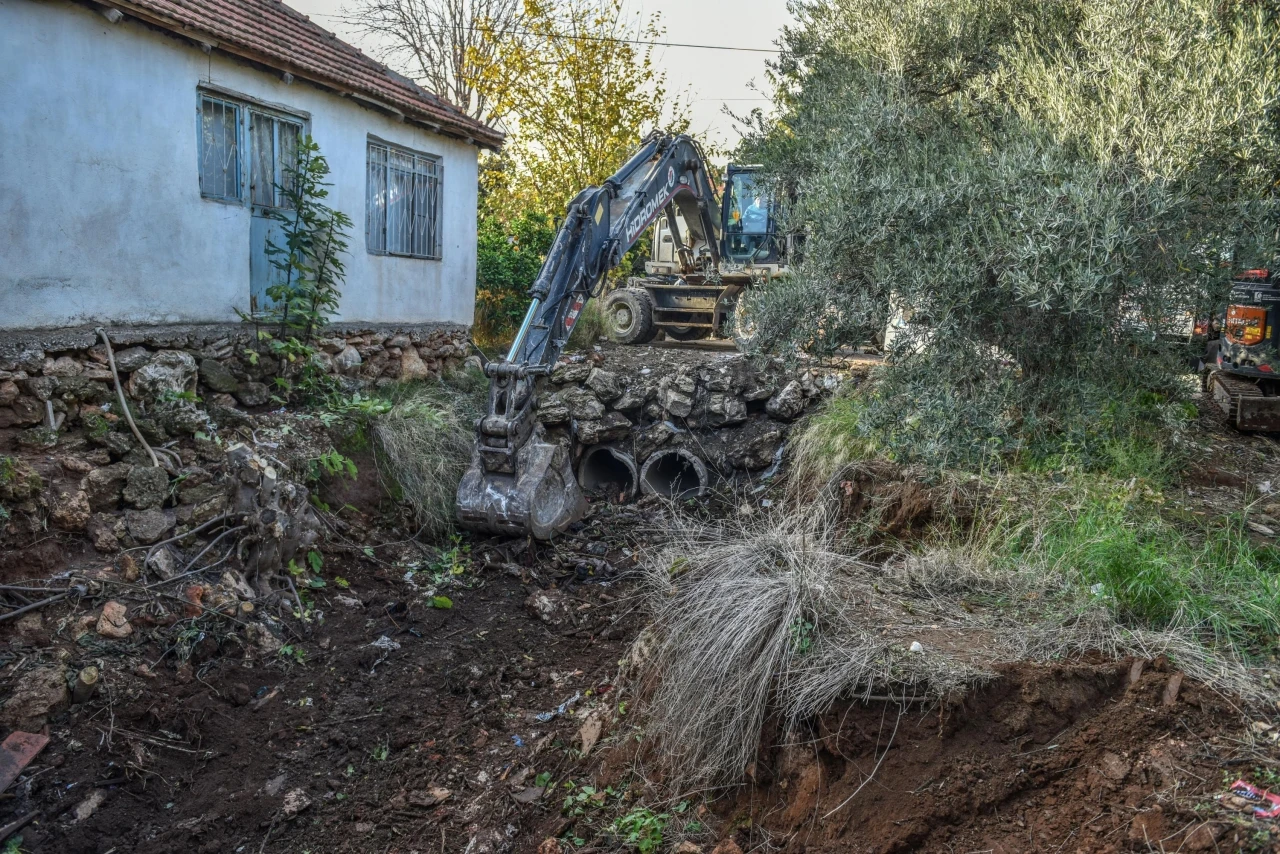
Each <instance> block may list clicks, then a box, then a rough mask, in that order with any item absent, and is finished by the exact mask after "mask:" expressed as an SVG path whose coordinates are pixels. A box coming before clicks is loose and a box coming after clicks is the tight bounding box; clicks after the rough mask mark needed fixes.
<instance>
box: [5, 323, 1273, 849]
mask: <svg viewBox="0 0 1280 854" xmlns="http://www.w3.org/2000/svg"><path fill="white" fill-rule="evenodd" d="M656 352H657V351H656V350H651V351H647V352H640V351H639V350H638V348H637V351H636V352H635V353H634V354H631V353H628V354H626V356H625V358H624V359H622V360H621V361H620V363H619V364H618V365H617V367H618V369H634V370H639V369H640V368H641V367H643V366H644V365H645V360H648V359H655V358H667V356H666V352H665V351H664V352H663V353H662V354H658V355H654V353H656ZM671 352H672V353H675V354H677V355H674V356H671V358H677V359H688V358H694V357H691V356H689V355H688V353H690V352H694V353H697V352H700V351H696V350H688V349H680V350H676V349H673V350H671ZM611 355H612V354H611ZM721 356H722V354H721V353H720V352H719V351H718V350H716V349H714V348H710V349H709V350H707V351H705V352H702V353H701V358H708V357H709V358H720V357H721ZM611 367H613V366H612V365H611ZM1205 430H1206V431H1207V433H1206V435H1208V436H1218V437H1219V438H1222V439H1223V442H1222V444H1220V445H1218V446H1216V450H1214V451H1213V452H1212V453H1211V454H1208V455H1206V456H1205V458H1204V460H1203V462H1202V463H1200V464H1199V465H1198V466H1197V468H1196V470H1195V471H1194V472H1193V473H1192V474H1191V475H1190V476H1189V477H1188V478H1187V485H1186V489H1187V491H1188V493H1189V499H1191V500H1192V501H1193V503H1194V502H1199V504H1195V507H1196V511H1198V512H1204V513H1209V512H1224V511H1223V508H1224V507H1225V508H1228V509H1235V507H1236V505H1238V504H1240V503H1241V502H1243V501H1244V500H1246V497H1247V496H1249V495H1253V493H1250V492H1249V490H1250V489H1254V490H1256V488H1257V483H1258V481H1259V477H1260V475H1259V473H1262V474H1265V475H1266V476H1267V477H1270V473H1271V472H1273V471H1280V465H1278V464H1277V457H1276V455H1275V453H1274V447H1275V446H1274V442H1273V441H1272V440H1271V439H1269V438H1267V437H1240V436H1238V435H1232V434H1224V433H1223V434H1220V433H1219V432H1215V431H1217V428H1215V427H1213V426H1212V425H1211V424H1210V425H1207V426H1206V427H1205ZM10 438H11V437H8V436H4V435H0V450H3V451H4V452H5V453H13V454H15V455H16V456H19V457H20V458H21V459H22V460H23V461H24V462H25V463H27V464H29V465H31V466H33V467H34V468H36V469H37V470H38V471H40V472H41V474H42V475H44V477H45V479H46V483H48V484H50V488H51V489H55V490H56V489H58V488H60V487H64V486H69V485H70V484H73V483H74V482H75V481H77V480H78V479H79V477H80V474H78V473H70V472H64V471H62V470H61V469H60V467H59V466H60V463H59V462H58V457H59V455H61V454H63V453H64V452H65V449H59V450H57V451H54V452H48V453H46V452H39V453H35V452H31V451H28V450H20V449H18V448H17V446H16V445H10V443H9V439H10ZM360 468H361V471H362V472H366V471H367V472H372V470H373V465H372V462H371V461H365V460H361V461H360ZM1276 487H1277V489H1280V477H1277V481H1276ZM327 499H328V500H330V501H331V502H332V503H333V504H334V506H339V505H341V504H351V505H353V507H354V510H353V513H354V515H352V516H351V517H350V518H349V520H348V522H347V523H345V525H344V526H343V528H342V530H344V531H346V533H345V535H344V536H342V537H335V539H334V540H332V541H331V542H328V543H326V544H325V546H324V548H323V551H324V553H325V558H326V566H325V574H326V575H327V576H328V577H330V578H339V577H340V578H342V579H344V580H345V581H346V582H347V584H348V585H349V586H347V587H345V588H342V587H339V586H338V585H336V584H331V585H330V586H329V587H328V588H326V589H325V590H323V591H320V592H319V593H318V594H317V597H316V602H317V607H318V608H320V610H322V611H323V619H316V620H314V621H313V622H312V623H309V624H303V623H300V622H299V621H297V620H295V619H293V618H292V617H291V616H290V615H289V614H288V612H287V608H286V607H285V603H272V604H270V605H269V606H268V607H269V609H270V610H271V613H272V614H274V619H276V620H277V621H278V624H279V625H280V626H281V627H282V630H283V634H284V637H283V640H284V641H285V642H286V643H287V646H286V648H285V649H284V650H277V649H275V648H274V647H272V646H270V645H264V644H263V643H261V640H262V639H261V637H260V635H258V634H255V633H254V632H253V631H251V630H249V629H247V628H246V626H245V625H243V624H241V623H239V622H237V621H236V620H233V619H229V618H226V617H222V616H219V615H216V614H212V613H207V612H206V613H202V612H200V610H199V609H195V612H194V613H187V614H185V615H184V614H179V615H178V616H179V617H181V618H180V619H152V618H150V617H149V616H148V614H147V613H146V612H145V610H144V611H142V612H141V613H137V614H131V620H132V622H133V624H134V626H135V629H136V631H135V632H134V634H133V635H132V636H130V637H129V638H126V639H124V640H108V639H106V638H102V637H100V636H98V635H97V634H96V633H94V632H92V631H89V632H85V631H84V630H83V628H82V627H81V624H80V620H81V618H82V617H84V616H85V615H92V614H96V613H97V609H99V608H100V607H101V604H102V602H103V601H105V599H106V598H107V596H106V594H105V593H102V594H101V595H97V594H95V595H93V596H90V597H87V598H85V599H82V600H78V601H75V602H70V603H69V602H64V603H59V604H57V605H53V606H50V607H48V608H46V609H45V610H44V611H43V612H42V613H41V615H40V617H39V618H32V619H26V620H21V621H9V622H5V623H0V701H3V700H4V699H5V698H7V697H8V696H10V693H11V692H12V690H13V688H14V686H15V685H16V683H17V682H18V681H19V679H20V678H21V676H22V674H23V673H25V672H27V671H29V670H30V669H31V668H32V667H33V666H35V665H36V664H38V663H45V664H50V663H53V664H56V665H60V666H62V667H63V668H65V669H66V670H68V671H75V670H78V669H79V668H81V667H84V666H87V665H90V664H95V665H97V666H99V667H100V668H101V669H102V671H103V679H102V683H103V687H102V689H101V690H100V691H99V693H98V694H97V696H96V697H95V698H93V699H92V700H90V701H89V702H87V703H84V704H81V705H76V706H72V707H70V708H69V709H66V710H61V711H58V712H56V713H55V714H54V715H53V716H52V717H51V718H50V722H49V725H48V727H47V730H48V733H49V735H50V736H51V738H52V741H51V743H50V745H49V747H48V748H46V750H45V751H44V752H43V753H42V754H40V756H38V757H37V758H36V760H35V762H34V763H33V764H32V765H31V766H30V767H29V768H28V769H27V770H26V772H25V773H24V774H23V775H22V776H21V777H20V778H19V780H18V782H16V783H15V784H13V785H12V786H11V787H10V788H9V790H8V791H7V792H6V793H4V794H3V795H0V825H4V824H6V823H8V822H11V821H13V820H15V819H19V818H23V817H27V816H29V815H31V814H33V813H34V814H35V818H34V820H32V821H31V822H30V823H28V824H26V826H25V827H23V828H22V829H21V835H22V850H23V851H26V852H30V854H124V852H137V854H167V852H200V853H201V854H214V853H215V852H236V854H242V852H243V854H255V852H256V854H265V852H291V854H297V853H298V852H315V854H319V852H362V854H363V852H386V854H409V853H410V852H420V854H426V852H451V853H452V852H466V854H480V852H534V851H539V852H540V854H548V852H549V851H557V850H560V848H559V847H554V846H547V845H544V840H546V839H547V838H548V837H560V838H563V839H566V840H569V839H573V838H575V837H576V838H578V839H581V840H582V844H581V845H580V846H578V849H577V850H580V851H594V852H605V851H630V850H635V849H634V848H633V847H628V846H627V845H625V844H623V843H622V842H621V841H619V840H618V838H617V837H616V836H614V835H610V834H609V833H608V832H607V827H608V820H607V819H601V820H597V821H594V822H592V821H588V820H586V819H580V818H577V817H575V816H574V815H572V814H566V813H565V811H564V810H562V800H563V797H564V796H565V794H566V793H570V792H574V791H581V786H582V785H585V784H594V785H595V786H598V787H601V788H603V787H606V786H607V787H610V789H611V791H612V792H613V794H612V795H610V796H609V797H610V798H613V799H614V800H609V801H607V802H606V801H601V807H602V814H603V812H604V811H605V810H606V809H612V810H614V814H620V813H621V812H624V811H626V810H628V809H631V808H633V807H634V806H636V805H638V804H641V803H645V802H646V801H645V799H646V798H651V797H656V796H657V795H658V793H660V792H661V788H660V780H659V779H656V778H653V777H651V778H650V779H646V778H645V776H644V774H643V773H641V767H642V766H638V765H637V764H636V757H637V755H638V753H639V752H640V748H641V746H642V739H643V729H642V710H641V712H640V716H639V718H637V712H636V710H635V706H634V704H635V703H636V701H637V698H636V697H635V696H634V695H633V694H632V692H631V690H630V689H629V687H628V686H627V685H626V684H625V682H623V681H621V680H620V671H621V666H620V662H621V661H622V660H623V659H624V658H625V657H626V656H627V652H628V649H629V647H630V646H631V644H632V642H633V641H634V639H635V638H636V636H637V635H638V634H639V632H640V630H641V629H642V627H643V625H644V615H643V614H642V613H640V612H639V611H638V610H637V604H636V600H635V598H634V592H635V591H634V590H633V588H632V586H631V584H630V582H629V581H628V580H627V572H628V570H629V569H630V568H631V567H632V566H634V563H635V560H636V556H637V554H638V553H639V552H640V551H641V550H643V549H645V548H646V547H647V542H648V541H649V540H650V539H652V538H655V537H659V536H660V535H661V532H660V531H659V530H656V529H655V525H656V524H657V521H656V520H657V519H658V515H657V513H656V508H655V507H653V506H652V505H644V504H641V505H629V506H623V507H615V506H611V505H608V504H603V503H601V504H598V505H595V507H594V512H593V516H592V517H591V518H589V519H588V520H587V522H586V524H584V525H583V526H581V527H580V528H578V529H577V530H575V531H573V532H572V534H571V536H569V537H566V538H564V539H562V540H560V541H559V542H557V543H556V544H553V545H543V544H529V543H524V542H517V541H500V540H484V539H471V538H466V539H463V540H460V541H458V542H455V543H445V544H442V545H439V547H437V546H421V545H418V544H415V543H413V542H411V541H410V538H411V536H412V534H413V531H412V530H406V529H405V527H404V526H403V524H402V522H403V517H402V516H400V517H397V516H396V515H395V514H394V513H393V512H391V510H389V509H388V508H387V507H386V506H385V505H386V504H387V503H388V502H387V499H386V497H385V495H382V494H380V493H379V492H378V491H377V490H376V489H373V488H371V487H370V485H369V482H368V481H366V480H364V479H363V477H362V479H361V480H360V481H358V482H357V483H355V484H351V485H347V486H343V487H341V489H338V490H335V491H334V492H333V493H332V494H330V495H328V496H327ZM1250 500H1252V499H1250ZM729 506H730V507H732V505H729ZM1275 511H1276V514H1277V515H1278V516H1280V504H1276V505H1275ZM1268 512H1269V511H1268ZM397 519H399V520H400V521H397ZM1260 536H1262V535H1260ZM374 546H376V549H373V555H372V556H370V554H369V552H366V551H365V549H366V548H367V547H369V548H371V547H374ZM452 547H456V550H455V551H453V552H448V549H450V548H452ZM442 549H443V550H444V551H445V552H447V553H445V554H442ZM108 560H109V558H105V557H104V556H102V555H99V554H97V553H95V552H94V551H93V549H92V548H91V547H89V545H88V544H87V542H86V541H85V540H84V539H83V537H82V536H71V535H53V534H48V533H41V532H38V531H33V532H31V533H30V536H28V537H26V538H25V539H24V540H23V542H21V543H20V544H18V545H17V546H15V548H13V549H11V550H10V551H8V552H7V553H6V554H3V555H0V581H3V582H5V583H12V582H13V581H15V580H19V579H36V578H48V577H50V576H52V575H54V574H57V573H63V572H67V571H71V570H77V571H83V570H86V569H90V568H93V567H94V566H98V567H101V566H102V565H103V564H104V563H106V562H108ZM455 567H456V568H458V569H460V570H461V572H459V573H457V574H454V572H453V568H455ZM411 571H412V574H410V575H408V576H407V575H406V574H407V573H411ZM432 574H434V576H436V577H440V576H441V575H443V576H444V577H445V580H446V582H447V584H446V585H445V586H444V587H443V588H442V592H444V593H446V594H447V596H448V598H449V602H450V604H451V607H447V608H445V607H432V603H431V600H430V599H429V598H428V597H425V596H424V595H423V587H424V584H425V582H424V581H423V579H424V578H426V577H428V576H431V575H432ZM340 597H341V598H340ZM344 600H347V601H345V602H344ZM383 638H385V639H386V640H385V641H383V640H382V639H383ZM1179 682H1180V684H1177V685H1176V686H1175V683H1179ZM1274 711H1275V710H1266V709H1256V708H1253V709H1250V708H1245V707H1243V706H1242V705H1241V704H1240V703H1239V702H1238V701H1236V700H1234V699H1233V698H1230V697H1222V696H1219V695H1217V694H1214V693H1213V692H1211V691H1208V690H1206V689H1204V688H1203V687H1201V686H1198V685H1196V684H1194V683H1192V682H1191V681H1189V680H1181V679H1180V674H1178V673H1177V672H1176V670H1175V669H1174V668H1173V667H1171V666H1170V665H1169V664H1168V663H1166V662H1163V661H1155V662H1136V661H1122V662H1112V661H1106V660H1100V659H1099V660H1086V661H1076V662H1063V663H1061V664H1058V665H1055V666H1043V667H1042V666H1029V665H1012V666H1009V667H1008V668H1006V669H1005V670H1004V671H1003V672H1002V673H1001V676H1000V677H999V678H998V679H997V680H995V681H994V682H992V683H991V684H989V685H986V686H984V687H982V688H981V689H978V690H975V691H973V692H971V693H970V694H969V695H968V696H966V697H964V698H959V699H957V700H956V701H955V702H954V703H951V704H948V705H944V706H942V707H927V708H926V707H920V706H918V705H914V704H910V705H908V706H907V707H905V708H903V707H900V706H898V705H896V704H893V703H887V702H869V703H848V704H845V705H842V706H840V707H839V708H836V709H833V710H832V711H831V712H830V713H829V714H827V715H824V716H823V717H822V718H821V719H819V720H815V721H812V722H811V724H810V725H809V728H808V730H807V731H806V732H804V733H801V734H800V735H801V738H800V739H799V741H798V742H796V743H788V744H787V745H786V746H782V745H783V738H782V733H781V732H779V731H777V730H776V729H775V730H773V731H771V732H770V733H769V734H768V735H767V737H766V740H765V743H764V744H763V745H762V749H761V753H760V756H759V759H758V761H757V762H756V764H755V765H754V766H753V767H752V768H751V769H749V771H750V782H749V783H748V784H746V785H744V786H742V787H740V788H737V789H734V790H731V791H728V792H721V793H707V795H706V796H707V803H706V805H705V807H702V806H698V807H695V808H693V809H696V810H698V819H699V820H698V822H697V824H698V825H700V827H699V829H698V830H696V831H694V830H692V829H691V828H692V825H689V824H686V825H685V828H684V830H685V831H687V833H686V832H682V833H675V832H668V834H667V836H666V838H665V841H664V847H663V848H662V850H664V851H672V850H674V849H675V846H676V844H677V843H679V842H681V840H682V838H683V837H684V836H688V837H689V838H690V839H692V841H693V842H694V843H695V844H696V845H697V846H698V850H705V851H710V850H711V849H712V848H713V847H716V846H717V843H719V845H718V847H717V851H719V852H720V854H733V851H734V848H733V847H732V846H733V845H735V844H736V845H737V846H739V847H740V849H741V850H742V851H748V852H749V851H785V852H906V851H929V852H933V851H936V852H962V851H964V852H969V851H972V852H978V851H987V852H1021V851H1063V852H1119V851H1241V850H1254V851H1280V845H1277V843H1276V842H1275V840H1276V838H1277V837H1276V833H1275V826H1274V822H1268V821H1264V820H1260V819H1255V818H1253V817H1252V815H1251V814H1250V812H1249V811H1248V809H1241V808H1240V807H1241V805H1240V804H1239V803H1238V802H1235V801H1233V800H1232V799H1231V798H1230V797H1223V793H1224V792H1225V791H1226V787H1227V785H1228V784H1229V783H1230V782H1231V780H1234V779H1235V778H1236V777H1247V778H1250V779H1252V780H1253V781H1254V782H1256V783H1259V784H1260V785H1265V784H1266V783H1267V781H1268V780H1270V781H1271V782H1273V783H1277V782H1280V773H1277V772H1278V771H1280V753H1278V752H1277V750H1276V747H1275V744H1274V740H1271V739H1269V737H1268V733H1269V732H1270V730H1266V729H1261V728H1260V727H1269V726H1270V725H1271V717H1273V716H1274ZM624 712H625V713H624ZM539 716H541V717H539ZM589 721H599V722H600V723H601V724H602V732H601V738H600V742H599V746H596V747H594V749H593V750H591V751H590V752H589V753H588V754H587V755H585V756H584V755H583V747H584V746H587V745H584V744H583V734H584V732H589V729H590V727H589V726H587V727H584V724H586V723H587V722H589ZM1267 775H1270V776H1267ZM548 783H551V784H554V788H548V789H545V790H544V786H545V785H546V784H548ZM566 784H571V785H572V786H573V787H574V788H569V787H568V785H566ZM663 795H664V797H669V793H663ZM688 799H689V800H691V801H693V802H694V803H698V802H699V801H700V799H701V796H700V795H699V796H689V798H688ZM662 803H665V804H668V805H669V804H670V803H671V800H665V801H663V802H662ZM572 848H573V846H572V845H571V844H569V843H568V842H566V843H565V844H564V850H566V851H568V850H572ZM685 851H688V849H685ZM682 854H683V852H682Z"/></svg>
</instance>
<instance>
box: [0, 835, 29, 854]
mask: <svg viewBox="0 0 1280 854" xmlns="http://www.w3.org/2000/svg"><path fill="white" fill-rule="evenodd" d="M0 854H24V852H23V850H22V837H21V836H11V837H9V841H8V842H6V843H5V844H4V851H2V852H0Z"/></svg>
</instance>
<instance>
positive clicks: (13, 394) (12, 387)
mask: <svg viewBox="0 0 1280 854" xmlns="http://www.w3.org/2000/svg"><path fill="white" fill-rule="evenodd" d="M20 394H22V392H21V391H20V390H19V389H18V384H17V383H15V382H14V381H13V380H5V381H4V382H0V406H8V405H9V404H11V403H13V402H14V401H15V400H17V399H18V395H20Z"/></svg>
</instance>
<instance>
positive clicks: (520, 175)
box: [476, 0, 689, 220]
mask: <svg viewBox="0 0 1280 854" xmlns="http://www.w3.org/2000/svg"><path fill="white" fill-rule="evenodd" d="M662 33H663V30H662V28H661V27H660V25H659V22H658V19H657V17H656V16H655V17H652V18H649V19H648V20H644V21H641V20H637V19H632V18H629V17H628V16H627V15H626V14H624V11H623V3H622V0H558V2H557V0H524V6H523V10H522V14H521V15H520V17H519V18H518V19H517V25H516V26H515V27H513V28H511V29H509V30H507V31H505V32H504V31H502V30H500V29H491V30H490V32H489V36H490V38H491V39H492V41H493V43H495V44H496V46H497V47H496V50H495V51H494V56H493V60H494V61H492V62H487V63H483V64H478V65H477V66H476V67H477V68H478V73H479V74H480V75H481V79H480V80H479V81H478V87H479V88H480V90H481V91H484V92H486V93H487V94H488V96H489V97H490V98H491V99H492V101H491V102H492V104H493V109H494V113H496V114H498V115H501V116H504V122H505V124H506V125H507V129H508V131H509V136H508V141H507V145H506V147H505V149H504V151H503V153H502V155H501V156H500V157H498V158H495V160H494V161H493V162H491V163H489V164H488V165H487V167H486V168H485V170H484V173H483V176H482V179H481V180H482V185H483V188H484V191H485V194H486V204H487V207H488V209H489V211H490V212H492V213H493V214H495V215H497V216H498V217H500V218H501V219H504V220H506V219H514V218H515V217H517V216H519V215H520V214H522V213H526V212H533V213H540V214H545V215H548V216H551V217H556V218H558V217H560V216H563V214H564V210H565V207H566V206H567V204H568V202H569V201H570V200H571V199H572V198H573V197H574V196H575V195H577V193H578V192H579V191H580V190H582V189H583V188H584V187H587V186H590V185H593V184H600V183H601V182H602V181H603V180H604V179H605V178H607V177H609V175H611V174H612V173H613V172H614V171H616V170H617V168H618V167H619V166H621V165H622V163H623V161H625V160H626V158H627V155H628V154H630V152H631V151H632V150H633V149H634V148H635V147H636V145H638V144H639V142H640V139H641V138H642V137H643V136H644V134H645V133H647V132H648V131H649V130H651V129H653V128H655V127H663V128H666V129H669V130H673V131H684V130H686V129H687V128H688V125H689V119H688V104H687V101H686V100H684V99H682V98H680V97H675V96H672V94H671V93H670V92H669V90H668V87H667V81H666V75H665V74H664V73H663V72H662V71H660V70H659V69H658V68H657V67H656V66H655V64H654V61H653V55H652V54H653V47H652V46H650V45H643V44H637V43H636V42H643V41H653V40H655V39H656V38H658V37H660V36H661V35H662Z"/></svg>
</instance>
